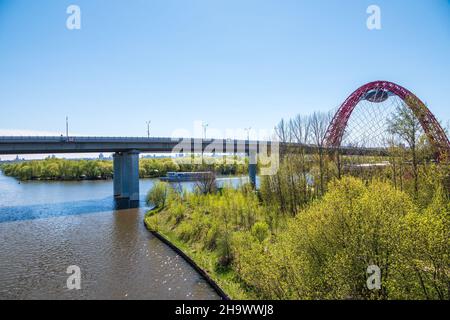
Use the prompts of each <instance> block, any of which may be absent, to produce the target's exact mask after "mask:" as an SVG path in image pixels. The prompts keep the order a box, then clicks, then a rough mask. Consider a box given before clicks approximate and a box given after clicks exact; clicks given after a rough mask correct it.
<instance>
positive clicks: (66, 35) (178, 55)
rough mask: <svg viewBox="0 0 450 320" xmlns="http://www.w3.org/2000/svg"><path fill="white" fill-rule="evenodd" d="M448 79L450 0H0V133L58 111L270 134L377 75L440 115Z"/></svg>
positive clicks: (39, 129)
mask: <svg viewBox="0 0 450 320" xmlns="http://www.w3.org/2000/svg"><path fill="white" fill-rule="evenodd" d="M70 4H76V5H78V6H79V7H80V8H81V27H82V28H81V30H68V29H67V28H66V19H67V17H68V15H67V14H66V8H67V7H68V6H69V5H70ZM371 4H376V5H378V6H379V7H380V8H381V14H382V16H381V19H382V20H381V21H382V29H381V30H377V31H370V30H368V29H367V27H366V20H367V17H368V14H367V13H366V9H367V7H368V6H369V5H371ZM449 75H450V2H449V1H447V0H431V1H430V0H415V1H406V0H370V1H365V0H346V1H342V0H326V1H325V0H314V1H313V0H308V1H306V0H305V1H300V0H281V1H280V0H148V1H144V0H127V1H125V0H120V1H119V0H117V1H108V0H72V1H63V0H59V1H55V0H41V1H31V0H30V1H26V0H0V110H1V116H0V134H5V133H14V134H28V133H58V134H59V133H63V132H64V127H65V116H66V115H68V116H69V117H70V124H71V132H73V133H76V134H83V135H109V136H144V135H146V123H145V121H146V120H149V119H150V120H152V125H151V134H152V135H153V136H171V135H172V134H173V132H174V130H177V129H182V128H184V129H186V130H193V125H194V124H193V123H194V121H206V122H208V123H209V125H210V127H212V128H217V129H219V130H225V129H236V128H245V127H249V126H251V127H253V128H257V129H266V130H270V129H271V128H273V126H274V125H275V124H276V123H277V122H278V121H279V119H281V118H283V117H285V118H287V117H291V116H294V115H296V114H298V113H301V114H308V113H311V112H313V111H315V110H317V111H328V110H330V109H333V108H336V107H337V106H338V105H339V104H341V103H342V102H343V101H344V100H345V98H346V97H347V96H348V95H349V94H350V93H351V92H353V91H354V90H355V89H356V88H357V87H359V86H360V85H362V84H364V83H366V82H369V81H373V80H389V81H393V82H396V83H398V84H400V85H403V86H405V87H406V88H408V89H410V90H411V91H413V92H414V93H416V94H417V95H418V96H419V97H420V98H421V99H422V100H424V101H425V102H426V103H427V104H428V105H429V107H430V109H431V110H432V112H433V113H435V115H436V116H437V118H439V119H440V120H441V121H442V122H444V123H445V122H447V121H448V120H449V119H450V111H449V110H450V109H449V108H450V102H449V98H448V94H449V92H450V76H449Z"/></svg>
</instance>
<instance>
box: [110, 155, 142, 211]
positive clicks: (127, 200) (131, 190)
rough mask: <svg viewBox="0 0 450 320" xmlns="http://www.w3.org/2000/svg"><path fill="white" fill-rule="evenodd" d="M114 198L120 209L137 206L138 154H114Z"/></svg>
mask: <svg viewBox="0 0 450 320" xmlns="http://www.w3.org/2000/svg"><path fill="white" fill-rule="evenodd" d="M114 198H115V199H116V200H118V203H119V206H120V207H130V208H135V207H137V206H139V152H138V151H134V150H133V151H127V152H121V153H116V154H114Z"/></svg>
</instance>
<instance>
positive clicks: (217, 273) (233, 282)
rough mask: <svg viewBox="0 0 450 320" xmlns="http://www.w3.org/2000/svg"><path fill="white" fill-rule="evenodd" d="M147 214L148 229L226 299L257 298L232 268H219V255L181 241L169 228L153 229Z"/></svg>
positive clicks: (145, 220)
mask: <svg viewBox="0 0 450 320" xmlns="http://www.w3.org/2000/svg"><path fill="white" fill-rule="evenodd" d="M148 217H149V216H148V215H146V217H145V218H144V224H145V226H146V228H147V230H148V231H149V232H150V233H151V234H153V235H154V236H155V237H157V238H158V239H159V240H161V241H162V242H164V243H165V244H166V245H168V246H169V247H170V248H171V249H172V250H174V251H175V252H176V253H178V254H179V255H180V256H181V257H182V258H183V259H184V260H185V261H186V262H187V263H189V264H190V265H191V266H192V267H193V268H194V269H195V270H196V271H197V272H198V273H199V274H200V275H201V276H202V277H203V278H204V279H205V280H206V281H207V282H208V283H209V284H210V285H211V287H212V288H213V289H214V290H215V291H216V292H217V294H218V295H219V296H220V297H221V298H222V299H224V300H253V299H256V296H254V295H253V294H252V293H251V292H249V291H247V290H245V288H244V287H245V284H244V283H242V282H240V281H239V280H238V275H237V274H236V273H235V271H234V270H233V269H231V268H228V269H226V270H221V269H217V268H216V267H215V262H216V259H217V256H216V255H214V254H207V253H205V252H203V251H201V250H196V249H194V248H192V247H191V246H189V245H187V244H186V243H184V242H182V241H180V240H179V239H178V238H177V236H176V234H175V233H174V232H171V231H170V230H168V229H165V230H164V231H163V230H161V229H159V230H158V231H156V230H154V229H152V227H151V223H149V221H148V219H147V218H148Z"/></svg>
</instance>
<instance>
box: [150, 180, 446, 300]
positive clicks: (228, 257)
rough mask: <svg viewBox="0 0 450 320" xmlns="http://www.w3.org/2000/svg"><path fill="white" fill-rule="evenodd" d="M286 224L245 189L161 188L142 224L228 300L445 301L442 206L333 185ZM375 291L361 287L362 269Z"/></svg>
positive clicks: (437, 194)
mask: <svg viewBox="0 0 450 320" xmlns="http://www.w3.org/2000/svg"><path fill="white" fill-rule="evenodd" d="M327 190H328V191H327V192H326V194H325V195H324V196H323V197H318V198H315V199H312V200H311V201H310V202H309V203H308V204H307V205H305V206H303V208H302V209H299V210H298V213H297V214H295V215H291V214H287V213H286V212H283V211H282V210H280V207H277V206H276V205H273V204H271V203H272V202H270V201H268V200H271V199H272V196H271V195H268V194H267V192H269V191H267V190H266V191H265V192H264V193H258V194H256V193H255V192H253V191H252V190H251V189H250V188H249V187H248V186H243V187H242V188H241V189H239V190H232V189H223V190H219V191H217V192H215V193H210V194H200V193H188V192H184V193H183V194H180V193H177V192H175V191H174V190H172V189H171V188H170V187H169V186H168V185H166V184H164V183H161V184H157V185H155V186H154V188H153V189H152V190H151V191H150V192H149V195H148V200H149V202H152V203H154V204H155V205H156V208H157V209H155V210H153V211H150V212H149V213H148V214H147V216H146V217H145V223H146V225H147V227H148V228H149V229H150V230H154V231H157V232H158V233H160V234H162V235H163V236H164V237H166V238H167V239H168V240H169V241H171V242H172V243H173V244H174V245H176V246H177V247H178V248H180V249H181V250H182V251H183V252H184V253H186V254H187V255H188V256H189V257H190V258H191V259H193V260H194V261H195V262H196V264H197V265H199V266H200V267H201V268H202V269H204V270H205V271H206V272H207V273H208V274H209V275H210V276H211V278H212V279H213V280H214V281H215V282H216V283H217V284H218V285H219V286H220V287H221V288H222V289H223V290H224V291H225V292H226V293H227V294H228V295H229V296H230V297H231V298H232V299H319V300H320V299H358V300H365V299H375V300H379V299H400V300H402V299H418V300H422V299H442V300H445V299H448V298H449V295H450V292H449V288H448V282H449V275H450V269H449V268H448V266H449V265H450V264H449V262H450V260H449V257H450V237H449V236H448V230H449V227H450V202H449V198H448V194H447V193H446V192H445V190H444V189H443V188H442V186H441V185H440V184H439V183H437V184H435V185H434V189H433V190H432V193H433V195H434V196H433V197H432V198H431V199H430V201H429V203H427V204H426V205H423V206H419V205H418V204H417V200H415V199H414V198H413V197H411V196H410V195H409V194H407V193H405V192H403V191H401V190H398V189H396V188H395V187H394V186H393V184H392V183H390V182H389V181H387V180H382V179H373V180H372V181H363V180H361V179H358V178H354V177H344V178H342V179H341V180H337V179H336V180H333V181H332V182H330V183H329V185H328V187H327ZM374 265H375V266H377V267H378V268H379V269H380V271H381V274H382V282H381V288H380V289H377V290H371V289H370V288H368V286H367V277H368V274H367V270H368V267H369V266H374Z"/></svg>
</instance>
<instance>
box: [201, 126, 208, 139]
mask: <svg viewBox="0 0 450 320" xmlns="http://www.w3.org/2000/svg"><path fill="white" fill-rule="evenodd" d="M202 127H203V139H205V140H206V128H208V124H207V123H203V124H202Z"/></svg>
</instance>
